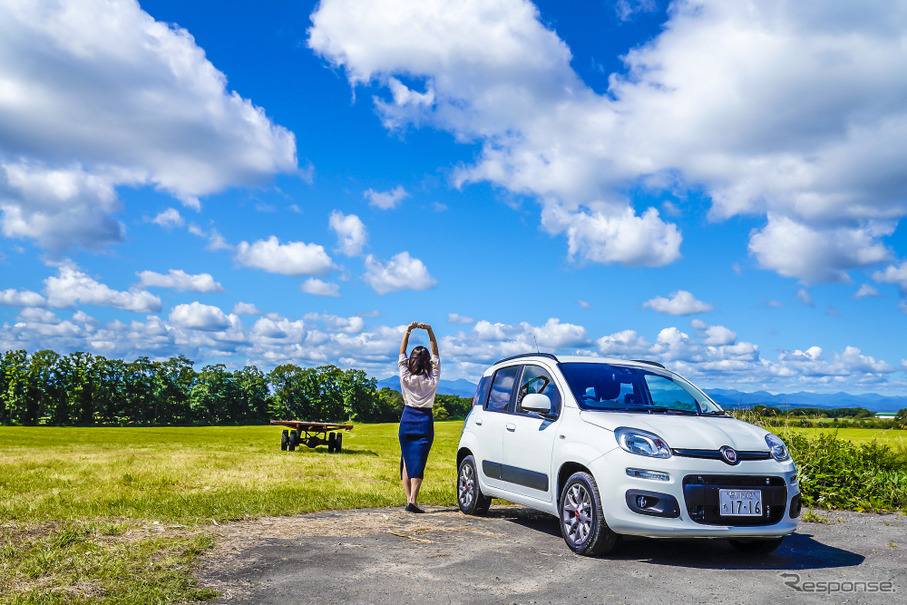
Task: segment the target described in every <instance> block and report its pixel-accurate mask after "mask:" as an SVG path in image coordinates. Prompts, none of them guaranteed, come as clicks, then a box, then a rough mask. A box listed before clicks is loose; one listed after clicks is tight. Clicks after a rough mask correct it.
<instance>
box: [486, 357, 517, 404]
mask: <svg viewBox="0 0 907 605" xmlns="http://www.w3.org/2000/svg"><path fill="white" fill-rule="evenodd" d="M519 371H520V366H511V367H509V368H501V369H500V370H498V371H497V372H495V374H494V382H492V383H491V393H490V394H489V396H488V406H487V409H489V410H498V411H504V410H506V409H507V406H508V405H509V404H510V394H511V392H512V391H513V383H514V382H516V377H517V374H518V373H519Z"/></svg>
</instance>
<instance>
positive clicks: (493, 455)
mask: <svg viewBox="0 0 907 605" xmlns="http://www.w3.org/2000/svg"><path fill="white" fill-rule="evenodd" d="M457 469H458V470H457V500H458V502H459V506H460V510H461V511H463V512H464V513H466V514H481V513H484V512H485V511H487V510H488V507H489V505H490V504H491V499H492V498H502V499H505V500H509V501H511V502H515V503H517V504H522V505H525V506H529V507H532V508H534V509H538V510H540V511H544V512H547V513H551V514H552V515H557V516H558V518H559V519H560V527H561V534H562V535H563V536H564V540H565V541H566V542H567V546H569V547H570V548H571V549H572V550H573V551H574V552H576V553H578V554H581V555H597V554H603V553H605V552H607V551H608V550H610V549H611V548H612V547H613V546H614V544H615V542H616V540H617V537H618V535H621V534H624V535H634V536H648V537H660V538H665V537H674V538H677V537H683V538H727V539H730V541H731V543H732V544H733V545H734V546H736V547H737V548H738V549H740V550H742V551H744V552H750V553H768V552H771V551H772V550H774V549H775V548H777V547H778V546H779V545H780V544H781V541H782V540H783V539H784V536H786V535H788V534H790V533H792V532H793V531H794V530H795V529H796V527H797V517H798V516H799V514H800V489H799V485H798V482H797V469H796V466H795V465H794V462H793V460H791V457H790V454H789V453H788V450H787V447H786V446H785V445H784V443H783V442H782V441H781V439H779V438H778V437H776V436H775V435H773V434H771V433H769V432H767V431H765V430H764V429H761V428H759V427H757V426H754V425H752V424H748V423H746V422H742V421H740V420H736V419H735V418H732V417H730V416H728V415H727V414H726V413H725V412H724V410H722V409H721V407H720V406H718V404H716V403H715V402H713V401H712V400H711V399H709V397H708V396H707V395H705V393H703V392H702V391H700V390H699V389H698V388H696V387H695V386H693V385H692V384H690V383H689V382H688V381H686V380H685V379H683V378H682V377H680V376H679V375H677V374H675V373H674V372H671V371H669V370H667V369H665V368H664V366H662V365H661V364H658V363H655V362H651V361H621V360H614V359H601V358H589V357H555V356H554V355H548V354H544V353H540V354H530V355H517V356H515V357H509V358H507V359H504V360H502V361H499V362H498V363H496V364H494V365H493V366H492V367H490V368H489V369H488V370H486V371H485V373H484V375H483V376H482V379H481V381H480V382H479V385H478V388H477V389H476V395H475V398H474V400H473V408H472V411H471V412H470V414H469V416H468V417H467V419H466V422H465V423H464V425H463V433H462V435H461V437H460V443H459V446H458V447H457Z"/></svg>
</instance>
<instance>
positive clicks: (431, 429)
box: [399, 405, 435, 479]
mask: <svg viewBox="0 0 907 605" xmlns="http://www.w3.org/2000/svg"><path fill="white" fill-rule="evenodd" d="M399 437H400V451H401V452H402V454H403V455H402V456H401V459H400V475H401V476H402V475H403V465H406V474H407V475H408V476H409V478H410V479H421V478H422V477H423V476H424V475H425V461H426V460H428V450H430V449H431V444H432V441H434V439H435V422H434V418H433V417H432V412H431V408H414V407H410V406H408V405H405V406H403V416H402V417H401V418H400V433H399Z"/></svg>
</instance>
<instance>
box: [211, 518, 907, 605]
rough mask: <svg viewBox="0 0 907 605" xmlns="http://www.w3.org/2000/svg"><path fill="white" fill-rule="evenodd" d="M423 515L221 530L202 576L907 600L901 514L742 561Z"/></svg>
mask: <svg viewBox="0 0 907 605" xmlns="http://www.w3.org/2000/svg"><path fill="white" fill-rule="evenodd" d="M427 510H428V512H427V514H424V515H413V514H410V513H405V512H403V511H402V509H372V510H358V511H340V512H330V513H319V514H314V515H302V516H297V517H279V518H274V517H271V518H265V519H258V520H255V521H249V522H243V523H236V524H230V525H227V526H222V527H220V528H218V534H219V535H218V545H217V547H216V548H215V549H214V551H213V552H212V553H210V555H208V556H207V557H206V559H205V561H204V564H203V567H202V568H201V569H200V570H199V572H198V574H197V577H198V578H199V580H200V581H201V582H202V583H203V584H204V585H206V586H209V587H211V588H214V589H216V590H219V591H220V592H222V593H223V595H224V596H223V597H222V599H221V600H220V601H218V603H224V604H228V603H229V604H231V605H238V604H245V603H255V604H275V605H276V604H279V605H286V604H288V603H313V604H315V603H317V604H325V603H375V604H393V605H398V604H404V603H418V604H420V605H424V604H425V603H653V604H658V605H663V604H664V603H680V602H683V603H705V602H709V603H760V604H763V603H778V602H788V603H898V604H901V603H904V602H907V601H905V598H907V597H905V593H907V517H905V516H904V515H902V514H897V515H895V514H889V515H877V514H863V513H850V512H832V513H828V514H827V519H828V520H827V521H826V522H824V523H801V524H800V528H799V530H798V531H797V533H795V534H794V535H792V536H789V537H788V538H787V539H786V540H785V541H784V543H783V544H782V545H781V547H780V548H779V549H778V550H776V551H775V552H774V553H772V554H770V555H762V556H746V555H742V554H740V553H738V552H737V551H736V550H734V549H733V548H732V547H731V546H730V544H728V543H727V542H726V541H724V540H654V539H641V538H625V539H624V540H622V541H621V542H620V543H619V545H618V547H617V549H616V550H615V551H613V552H612V553H611V554H609V555H608V556H606V557H601V558H586V557H579V556H575V555H573V554H572V553H571V552H570V551H569V550H568V549H567V547H566V545H565V544H564V542H563V539H562V538H561V536H560V533H559V531H558V524H557V519H556V518H554V517H551V516H547V515H544V514H541V513H537V512H535V511H532V510H529V509H525V508H521V507H515V506H508V507H492V509H491V511H490V512H489V514H488V516H486V517H467V516H465V515H463V514H461V513H460V512H459V511H458V510H456V509H451V508H428V509H427ZM823 515H824V513H823Z"/></svg>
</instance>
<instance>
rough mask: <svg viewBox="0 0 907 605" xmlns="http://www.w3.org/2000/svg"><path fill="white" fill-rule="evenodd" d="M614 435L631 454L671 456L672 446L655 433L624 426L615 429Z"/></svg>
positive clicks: (658, 456)
mask: <svg viewBox="0 0 907 605" xmlns="http://www.w3.org/2000/svg"><path fill="white" fill-rule="evenodd" d="M614 437H615V438H616V439H617V443H618V445H620V447H621V448H623V449H624V450H626V451H628V452H630V453H631V454H638V455H640V456H648V457H650V458H670V457H671V448H670V447H668V444H667V443H665V442H664V439H662V438H661V437H659V436H658V435H656V434H654V433H649V432H647V431H641V430H639V429H631V428H628V427H625V426H622V427H620V428H619V429H617V430H616V431H614Z"/></svg>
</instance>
